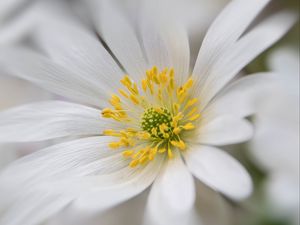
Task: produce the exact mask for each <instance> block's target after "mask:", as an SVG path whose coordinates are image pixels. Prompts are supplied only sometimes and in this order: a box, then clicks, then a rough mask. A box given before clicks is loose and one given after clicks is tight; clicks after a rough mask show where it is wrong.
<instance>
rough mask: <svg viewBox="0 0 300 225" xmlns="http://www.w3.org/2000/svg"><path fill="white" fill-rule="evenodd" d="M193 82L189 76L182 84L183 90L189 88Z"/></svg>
mask: <svg viewBox="0 0 300 225" xmlns="http://www.w3.org/2000/svg"><path fill="white" fill-rule="evenodd" d="M193 84H194V81H193V79H191V78H189V79H188V81H187V82H186V83H185V84H184V85H183V88H184V89H185V90H187V89H190V88H191V87H192V86H193Z"/></svg>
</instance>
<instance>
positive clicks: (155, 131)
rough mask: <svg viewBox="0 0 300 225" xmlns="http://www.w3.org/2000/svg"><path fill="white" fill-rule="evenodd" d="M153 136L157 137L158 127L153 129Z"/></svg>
mask: <svg viewBox="0 0 300 225" xmlns="http://www.w3.org/2000/svg"><path fill="white" fill-rule="evenodd" d="M151 134H152V135H154V136H157V128H156V127H153V128H152V129H151Z"/></svg>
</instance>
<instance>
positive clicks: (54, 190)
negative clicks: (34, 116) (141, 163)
mask: <svg viewBox="0 0 300 225" xmlns="http://www.w3.org/2000/svg"><path fill="white" fill-rule="evenodd" d="M112 140H113V139H112V138H109V137H90V138H84V139H79V140H75V141H70V142H66V143H62V144H58V145H55V146H52V147H49V148H46V149H44V150H40V151H38V152H35V153H33V154H31V155H29V156H26V157H24V158H22V159H20V160H17V161H15V162H14V163H12V164H11V165H10V166H9V167H7V168H6V169H5V170H4V171H3V172H2V173H1V174H0V189H1V194H0V195H1V210H0V211H2V212H3V216H2V217H1V218H2V221H5V222H3V224H6V222H8V221H10V223H9V224H14V225H17V224H20V225H21V224H24V223H26V224H28V225H31V224H32V225H33V224H39V223H41V222H42V221H44V220H45V219H47V218H48V217H49V216H50V214H52V213H51V212H52V210H54V211H53V213H57V210H59V209H62V208H63V207H65V206H67V204H69V203H70V202H71V201H72V200H74V199H75V198H76V197H78V196H79V195H80V194H81V192H86V191H88V190H90V189H92V188H95V187H99V186H100V187H101V186H102V185H101V181H104V180H110V181H111V182H110V183H109V185H113V184H114V181H113V180H112V179H113V177H114V176H112V177H110V176H107V177H106V178H105V179H101V178H100V177H101V176H104V174H109V173H116V172H115V171H120V170H124V168H126V169H127V168H128V162H127V161H126V160H125V159H124V158H123V157H122V155H121V154H119V151H111V150H110V149H109V148H108V147H107V145H108V143H109V142H111V141H112ZM116 155H117V156H119V157H118V158H116V157H115V156H116ZM96 162H97V166H96V165H95V164H96ZM92 178H93V179H94V180H93V182H90V180H89V179H92ZM119 178H120V177H118V179H117V178H116V179H115V180H117V181H119V180H121V179H119ZM85 179H88V180H89V182H85ZM123 180H124V179H123ZM103 184H106V183H103ZM94 185H97V186H94ZM20 187H21V188H20ZM25 200H26V201H25ZM27 203H28V204H29V205H27ZM51 206H53V208H52V207H51ZM49 207H50V208H49ZM16 209H17V210H18V211H17V212H18V216H17V218H14V219H12V220H10V218H11V216H12V215H13V214H14V213H15V210H16ZM35 211H37V213H35ZM2 221H1V222H2ZM0 224H2V223H0Z"/></svg>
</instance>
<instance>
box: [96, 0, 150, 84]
mask: <svg viewBox="0 0 300 225" xmlns="http://www.w3.org/2000/svg"><path fill="white" fill-rule="evenodd" d="M97 3H102V4H101V5H100V6H98V7H97V5H96V6H95V5H92V6H91V7H93V9H92V12H93V13H94V16H93V19H94V23H95V25H96V28H97V29H98V31H99V33H100V34H101V36H102V37H103V38H104V40H105V42H106V43H107V45H108V46H109V48H110V49H111V50H112V52H113V53H114V55H115V56H116V58H117V59H118V61H119V62H120V63H121V64H122V65H123V66H124V68H125V70H126V72H127V73H128V74H130V76H132V77H133V79H134V80H136V81H137V82H138V81H140V79H141V76H143V75H144V74H145V72H146V70H147V69H149V66H148V65H147V62H146V60H145V57H144V55H143V52H142V49H141V46H140V44H139V41H138V38H137V36H136V34H135V31H134V29H133V27H132V26H131V25H130V24H129V22H128V21H127V19H128V18H125V16H124V15H121V12H120V9H119V8H118V7H117V6H116V5H113V3H112V2H111V1H106V0H105V1H101V2H97ZM99 8H100V11H99ZM120 37H122V39H120Z"/></svg>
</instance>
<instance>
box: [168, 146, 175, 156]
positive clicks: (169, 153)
mask: <svg viewBox="0 0 300 225" xmlns="http://www.w3.org/2000/svg"><path fill="white" fill-rule="evenodd" d="M168 157H169V159H171V158H173V157H174V155H173V152H172V149H171V148H170V147H169V148H168Z"/></svg>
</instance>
